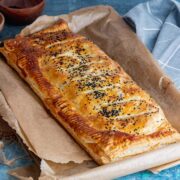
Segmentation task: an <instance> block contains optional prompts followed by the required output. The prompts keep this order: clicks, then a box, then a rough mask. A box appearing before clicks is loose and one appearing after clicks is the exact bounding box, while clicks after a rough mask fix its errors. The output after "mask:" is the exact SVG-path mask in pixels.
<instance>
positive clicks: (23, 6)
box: [0, 0, 45, 24]
mask: <svg viewBox="0 0 180 180" xmlns="http://www.w3.org/2000/svg"><path fill="white" fill-rule="evenodd" d="M44 4H45V0H0V11H1V12H2V13H3V14H4V15H5V17H6V20H7V21H8V22H10V23H13V24H27V23H30V22H32V21H33V20H35V19H36V18H37V17H38V16H39V15H40V14H41V12H42V10H43V8H44Z"/></svg>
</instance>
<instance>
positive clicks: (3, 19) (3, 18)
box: [0, 12, 5, 25]
mask: <svg viewBox="0 0 180 180" xmlns="http://www.w3.org/2000/svg"><path fill="white" fill-rule="evenodd" d="M0 16H1V17H2V21H1V22H0V25H1V24H4V21H5V17H4V15H3V13H1V12H0Z"/></svg>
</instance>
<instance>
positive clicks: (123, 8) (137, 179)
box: [0, 0, 180, 180]
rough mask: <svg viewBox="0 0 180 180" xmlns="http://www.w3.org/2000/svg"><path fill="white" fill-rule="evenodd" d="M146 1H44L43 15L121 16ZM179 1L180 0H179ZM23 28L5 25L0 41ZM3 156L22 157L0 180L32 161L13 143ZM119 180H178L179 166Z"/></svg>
mask: <svg viewBox="0 0 180 180" xmlns="http://www.w3.org/2000/svg"><path fill="white" fill-rule="evenodd" d="M145 1H147V0H46V6H45V9H44V11H43V14H47V15H59V14H64V13H69V12H70V11H74V10H76V9H79V8H82V7H87V6H93V5H100V4H104V5H111V6H112V7H114V8H115V9H116V11H118V12H119V13H120V14H121V15H123V14H125V13H126V12H128V11H129V10H130V9H131V8H133V7H134V6H135V5H137V4H139V3H141V2H145ZM179 1H180V0H179ZM23 27H24V26H12V25H6V26H5V28H4V30H3V32H1V33H0V40H3V39H6V38H9V37H13V36H14V35H15V34H17V33H18V32H19V31H20V30H21V29H22V28H23ZM5 154H6V155H7V157H8V159H12V158H13V157H14V156H18V157H22V156H23V157H24V158H20V159H18V160H16V162H15V163H14V164H13V165H12V166H5V165H2V164H0V180H8V179H15V178H13V177H11V176H8V175H7V171H8V170H9V169H14V168H15V167H21V166H27V165H29V164H31V163H33V161H32V160H31V159H30V158H29V156H28V155H27V153H26V152H25V151H24V150H23V149H22V148H21V146H20V145H19V144H18V143H17V142H16V141H14V142H13V143H8V144H7V145H6V146H5ZM118 179H119V180H150V179H153V180H180V166H176V167H173V168H170V169H168V170H164V171H162V172H161V173H159V174H156V175H154V174H152V173H151V172H149V171H143V172H139V173H135V174H132V175H129V176H126V177H122V178H118Z"/></svg>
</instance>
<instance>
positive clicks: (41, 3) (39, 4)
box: [1, 0, 45, 11]
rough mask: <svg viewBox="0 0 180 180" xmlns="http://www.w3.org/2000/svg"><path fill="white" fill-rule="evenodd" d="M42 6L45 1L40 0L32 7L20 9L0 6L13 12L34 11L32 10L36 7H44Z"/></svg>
mask: <svg viewBox="0 0 180 180" xmlns="http://www.w3.org/2000/svg"><path fill="white" fill-rule="evenodd" d="M44 4H45V0H40V2H39V3H38V4H36V5H34V6H31V7H25V8H20V9H17V8H12V7H8V6H5V5H1V7H3V8H6V9H9V10H13V11H24V10H27V9H34V8H36V7H38V6H41V5H44Z"/></svg>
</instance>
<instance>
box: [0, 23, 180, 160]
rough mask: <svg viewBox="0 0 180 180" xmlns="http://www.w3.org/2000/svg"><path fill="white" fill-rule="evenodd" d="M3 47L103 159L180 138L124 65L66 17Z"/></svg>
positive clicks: (80, 138)
mask: <svg viewBox="0 0 180 180" xmlns="http://www.w3.org/2000/svg"><path fill="white" fill-rule="evenodd" d="M0 51H1V52H2V54H3V55H4V56H5V57H6V59H7V62H8V64H9V65H10V66H12V67H13V68H14V69H15V70H16V71H17V72H18V73H19V74H20V75H21V77H22V78H23V79H24V80H25V81H26V82H27V83H28V84H29V85H30V86H31V88H32V89H33V90H34V91H35V92H36V93H37V95H38V96H39V97H40V98H41V100H42V101H43V103H44V105H45V106H46V107H47V108H48V109H49V110H50V112H51V113H52V114H53V115H54V116H55V118H56V119H57V120H58V121H59V122H60V123H61V125H63V127H64V128H65V129H66V130H67V131H68V132H69V133H70V134H71V135H72V136H73V137H74V138H75V140H76V141H77V142H78V143H79V144H80V145H81V146H82V147H83V148H85V150H86V151H87V152H88V153H89V154H90V155H91V156H92V157H93V158H94V160H95V161H96V162H97V163H98V164H106V163H109V162H113V161H117V160H120V159H122V158H126V157H129V156H133V155H136V154H140V153H143V152H146V151H149V150H152V149H156V148H159V147H161V146H164V145H166V144H170V143H175V142H176V141H179V139H180V135H179V133H178V132H177V131H176V130H175V129H174V128H172V127H171V125H170V123H169V122H168V121H167V120H166V118H165V115H164V113H163V111H162V109H161V108H160V107H159V106H158V105H157V103H156V102H155V101H154V100H153V99H152V98H151V97H150V96H149V95H148V94H147V93H146V92H145V91H144V90H142V89H141V88H140V87H139V86H138V85H137V84H136V83H135V82H134V81H133V80H132V78H131V77H130V76H129V75H128V74H127V73H126V72H125V71H124V70H123V69H122V67H121V66H120V65H119V64H117V63H116V62H115V61H113V60H112V59H111V58H110V57H108V56H107V55H106V54H105V53H104V52H103V51H102V50H101V49H100V48H99V47H97V46H96V45H95V44H93V43H92V42H91V41H89V40H87V39H86V38H85V37H83V36H81V35H77V34H74V33H72V32H71V30H70V29H69V28H68V25H67V23H66V22H65V21H63V20H59V21H58V22H57V23H56V24H54V25H52V26H51V27H49V28H47V29H45V30H42V31H39V32H37V33H34V34H31V35H28V36H26V37H23V36H20V35H18V36H17V37H16V38H15V39H10V40H6V41H5V42H4V47H3V48H1V49H0Z"/></svg>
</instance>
